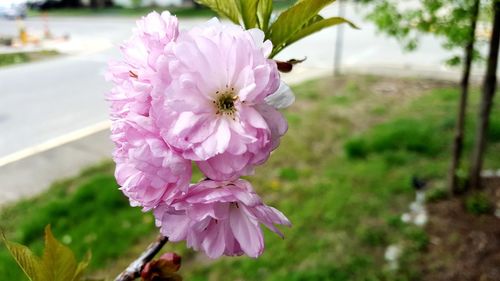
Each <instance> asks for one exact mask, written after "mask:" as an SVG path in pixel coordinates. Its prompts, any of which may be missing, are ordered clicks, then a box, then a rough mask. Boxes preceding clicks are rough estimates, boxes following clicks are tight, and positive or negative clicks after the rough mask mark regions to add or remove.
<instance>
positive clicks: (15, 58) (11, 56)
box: [0, 50, 60, 67]
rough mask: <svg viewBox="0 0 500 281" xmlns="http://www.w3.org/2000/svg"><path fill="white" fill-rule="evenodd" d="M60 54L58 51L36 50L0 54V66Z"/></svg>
mask: <svg viewBox="0 0 500 281" xmlns="http://www.w3.org/2000/svg"><path fill="white" fill-rule="evenodd" d="M58 55H60V54H59V52H57V51H52V50H46V51H35V52H17V53H5V54H0V67H2V66H7V65H11V64H18V63H26V62H32V61H39V60H43V59H47V58H52V57H56V56H58Z"/></svg>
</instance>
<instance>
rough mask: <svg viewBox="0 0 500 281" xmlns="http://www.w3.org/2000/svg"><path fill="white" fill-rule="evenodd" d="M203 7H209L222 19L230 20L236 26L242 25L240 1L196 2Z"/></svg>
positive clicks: (204, 0) (205, 0)
mask: <svg viewBox="0 0 500 281" xmlns="http://www.w3.org/2000/svg"><path fill="white" fill-rule="evenodd" d="M196 2H198V3H199V4H201V5H204V6H207V7H208V8H210V9H212V10H213V11H215V12H216V13H218V14H219V15H220V16H222V17H226V18H228V19H230V20H231V21H232V22H234V23H236V24H241V18H242V16H243V15H242V14H241V10H240V5H241V1H240V0H225V1H220V0H196Z"/></svg>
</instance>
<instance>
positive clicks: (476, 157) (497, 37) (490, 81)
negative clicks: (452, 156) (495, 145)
mask: <svg viewBox="0 0 500 281" xmlns="http://www.w3.org/2000/svg"><path fill="white" fill-rule="evenodd" d="M493 13H494V16H493V30H492V33H491V40H490V51H489V55H488V66H487V69H486V75H485V77H484V82H483V93H482V97H481V105H480V111H479V116H478V126H477V129H476V137H475V143H474V152H473V154H472V163H471V168H470V173H469V186H470V187H471V188H481V177H480V176H481V169H482V166H483V157H484V151H485V148H486V132H487V131H488V127H489V119H490V112H491V107H492V105H493V97H494V95H495V90H496V85H497V77H496V72H497V66H498V47H499V41H500V0H494V1H493Z"/></svg>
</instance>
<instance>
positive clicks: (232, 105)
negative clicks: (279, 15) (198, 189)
mask: <svg viewBox="0 0 500 281" xmlns="http://www.w3.org/2000/svg"><path fill="white" fill-rule="evenodd" d="M167 49H168V52H167V53H168V54H169V55H166V57H168V59H165V60H164V61H165V62H168V70H169V74H170V75H171V81H172V82H171V84H170V85H169V86H168V87H166V88H165V89H164V90H163V92H162V93H160V94H159V95H158V99H157V100H155V102H154V103H153V111H152V112H153V113H152V114H153V116H154V117H155V121H156V124H157V126H158V127H159V129H160V133H161V135H162V137H163V138H164V139H165V141H166V142H167V143H168V144H170V145H171V146H172V147H174V148H175V149H176V150H177V151H179V152H180V153H181V154H182V155H183V157H184V158H186V159H190V160H193V161H196V163H197V164H198V166H199V167H200V169H201V170H202V171H203V173H204V174H205V175H206V176H207V177H209V178H211V179H214V180H233V179H236V178H238V177H239V176H241V175H248V174H250V173H252V171H253V167H254V166H255V165H258V164H262V163H263V162H265V161H266V160H267V158H268V157H269V154H270V152H271V151H272V150H273V149H274V148H276V143H278V140H279V138H280V137H281V136H282V135H283V134H284V133H285V131H286V128H287V123H286V120H285V119H284V118H283V116H282V115H281V113H279V112H278V111H277V110H276V109H275V108H273V107H271V106H268V105H267V104H266V100H265V99H266V97H268V96H270V95H272V94H273V93H275V92H276V91H277V90H278V87H279V85H280V78H279V73H278V70H277V67H276V63H275V62H274V61H272V60H270V59H268V58H267V57H268V56H269V54H270V52H271V50H272V45H271V42H270V41H269V40H266V41H264V33H263V32H262V31H260V30H258V29H252V30H247V31H245V30H243V29H242V28H241V27H240V26H236V25H222V24H221V23H220V22H219V21H218V20H216V19H214V20H211V21H209V22H207V23H206V24H205V25H202V26H200V27H196V28H193V29H192V30H190V31H188V32H181V33H180V35H179V37H178V39H177V40H176V43H175V44H172V45H169V46H168V47H167Z"/></svg>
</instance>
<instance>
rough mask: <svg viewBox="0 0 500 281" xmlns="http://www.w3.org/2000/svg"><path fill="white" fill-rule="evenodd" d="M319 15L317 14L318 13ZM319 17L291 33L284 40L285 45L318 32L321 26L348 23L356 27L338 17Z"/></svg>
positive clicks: (354, 26)
mask: <svg viewBox="0 0 500 281" xmlns="http://www.w3.org/2000/svg"><path fill="white" fill-rule="evenodd" d="M318 16H319V15H318ZM319 17H320V18H321V19H319V20H317V21H316V22H314V23H312V24H310V25H308V26H306V27H304V28H303V29H301V30H299V31H298V32H296V33H295V34H293V36H292V37H290V39H288V41H286V45H290V44H292V43H294V42H296V41H298V40H300V39H302V38H304V37H306V36H309V35H311V34H313V33H315V32H318V31H320V30H322V29H323V28H326V27H330V26H334V25H338V24H343V23H347V24H349V25H350V26H351V27H352V28H356V29H358V27H357V26H356V25H354V24H353V23H352V22H350V21H348V20H346V19H344V18H340V17H333V18H328V19H323V17H321V16H319Z"/></svg>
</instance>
